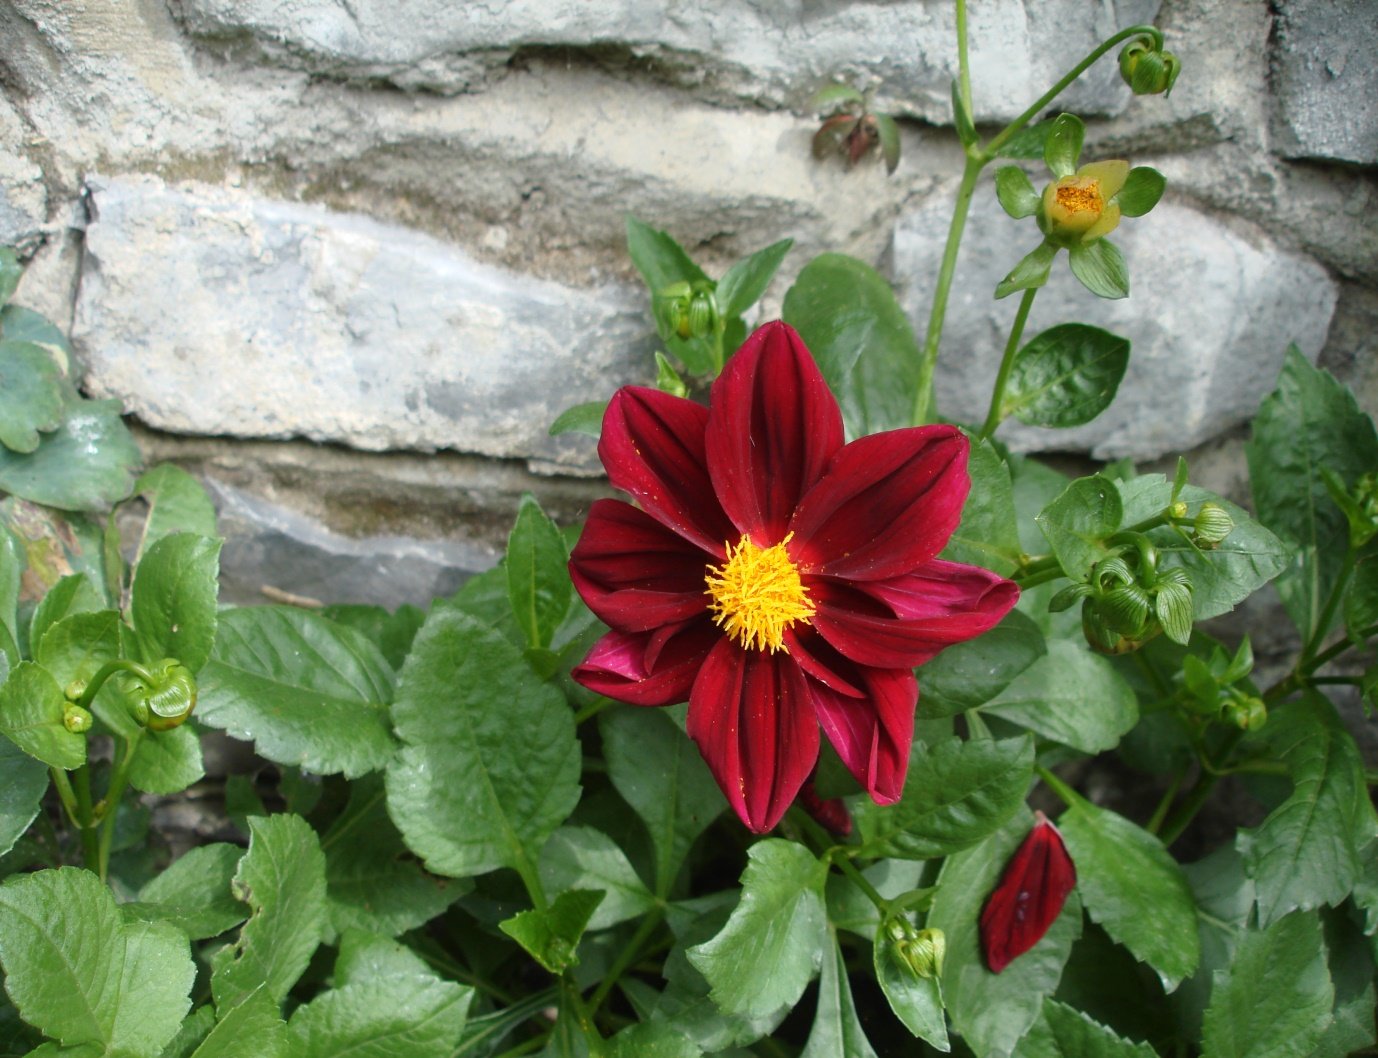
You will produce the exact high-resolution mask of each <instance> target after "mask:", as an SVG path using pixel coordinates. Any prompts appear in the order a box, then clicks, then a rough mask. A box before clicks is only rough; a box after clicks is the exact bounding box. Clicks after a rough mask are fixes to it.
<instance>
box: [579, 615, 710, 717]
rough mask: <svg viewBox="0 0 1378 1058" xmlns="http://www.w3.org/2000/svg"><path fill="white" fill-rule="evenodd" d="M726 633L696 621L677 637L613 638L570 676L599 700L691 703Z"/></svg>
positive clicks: (610, 635) (643, 634)
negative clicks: (601, 697)
mask: <svg viewBox="0 0 1378 1058" xmlns="http://www.w3.org/2000/svg"><path fill="white" fill-rule="evenodd" d="M721 638H722V636H721V633H719V632H718V630H717V629H716V628H715V627H714V626H713V624H712V622H711V621H708V620H702V621H690V622H687V623H686V624H685V625H684V626H683V628H681V629H680V630H679V631H678V632H677V633H675V634H673V635H669V636H668V637H667V634H666V633H665V630H660V631H657V632H637V633H634V634H628V633H625V632H617V631H613V632H609V633H608V634H607V635H605V636H603V638H602V639H600V640H598V642H597V643H595V644H594V645H593V649H592V650H590V651H589V656H588V657H586V658H585V659H584V660H583V661H582V662H580V663H579V664H578V665H576V666H574V668H573V670H572V671H571V672H570V675H571V676H572V677H573V678H574V680H575V682H577V683H580V684H582V685H583V686H585V687H587V688H588V689H589V690H591V691H594V692H596V693H598V694H606V695H607V696H608V697H609V698H616V699H617V700H618V701H619V702H629V703H630V704H632V705H673V704H674V703H675V702H682V701H684V700H685V699H686V698H688V697H689V691H690V689H691V688H692V687H693V685H694V678H695V676H697V675H698V672H699V669H700V668H702V666H703V662H704V658H706V657H707V656H708V652H709V651H710V650H711V649H712V648H713V645H714V644H715V643H717V642H718V641H720V640H721Z"/></svg>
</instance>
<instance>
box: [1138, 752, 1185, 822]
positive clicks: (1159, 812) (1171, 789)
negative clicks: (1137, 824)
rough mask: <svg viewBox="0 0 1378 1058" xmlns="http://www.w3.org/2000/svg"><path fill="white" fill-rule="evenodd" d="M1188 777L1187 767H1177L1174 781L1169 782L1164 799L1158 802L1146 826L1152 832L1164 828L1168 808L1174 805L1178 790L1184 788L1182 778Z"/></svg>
mask: <svg viewBox="0 0 1378 1058" xmlns="http://www.w3.org/2000/svg"><path fill="white" fill-rule="evenodd" d="M1186 777H1187V769H1186V768H1185V767H1183V768H1179V769H1177V774H1176V775H1174V776H1173V777H1172V782H1170V783H1169V784H1168V788H1167V791H1166V792H1165V793H1164V794H1163V797H1162V800H1160V801H1159V802H1158V807H1157V808H1155V809H1154V810H1153V815H1152V816H1150V817H1149V820H1148V824H1147V825H1146V826H1145V827H1144V829H1145V830H1147V831H1148V832H1149V833H1150V834H1156V833H1158V831H1159V830H1161V829H1162V827H1163V820H1164V819H1166V818H1167V813H1168V809H1170V808H1171V807H1172V802H1173V800H1174V799H1175V798H1176V797H1177V791H1178V790H1180V789H1181V788H1182V780H1183V779H1185V778H1186Z"/></svg>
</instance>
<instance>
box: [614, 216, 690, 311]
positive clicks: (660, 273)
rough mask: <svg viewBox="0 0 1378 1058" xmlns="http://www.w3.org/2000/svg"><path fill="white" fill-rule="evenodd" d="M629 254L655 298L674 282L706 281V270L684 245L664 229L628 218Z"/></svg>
mask: <svg viewBox="0 0 1378 1058" xmlns="http://www.w3.org/2000/svg"><path fill="white" fill-rule="evenodd" d="M627 254H628V255H629V256H630V257H631V259H632V264H634V265H636V270H637V271H638V272H640V273H641V278H642V279H644V280H645V281H646V286H648V287H649V288H650V290H651V296H652V297H653V298H654V297H655V296H656V295H657V294H659V293H660V292H661V291H662V290H664V289H665V288H666V287H668V286H673V285H674V284H675V283H694V282H697V281H699V280H707V279H708V276H706V275H705V274H704V272H703V269H701V268H699V266H698V265H696V264H694V262H693V261H691V260H690V259H689V255H688V254H687V253H685V252H684V249H683V247H681V246H680V244H679V243H677V242H675V240H674V239H672V238H671V237H670V236H669V235H667V234H666V233H665V232H663V231H657V230H656V229H655V228H652V227H651V226H650V225H648V224H643V223H642V222H641V221H639V220H637V219H636V218H635V217H632V216H630V215H629V216H628V217H627Z"/></svg>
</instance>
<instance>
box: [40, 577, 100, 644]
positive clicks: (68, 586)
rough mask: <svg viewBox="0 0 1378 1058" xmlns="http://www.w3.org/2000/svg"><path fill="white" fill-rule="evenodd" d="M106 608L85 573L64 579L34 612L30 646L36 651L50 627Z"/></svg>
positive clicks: (55, 585) (50, 591)
mask: <svg viewBox="0 0 1378 1058" xmlns="http://www.w3.org/2000/svg"><path fill="white" fill-rule="evenodd" d="M104 607H105V599H104V597H103V596H102V595H101V593H100V591H99V589H97V588H96V587H95V585H93V584H92V583H91V580H90V578H89V577H87V576H86V574H85V573H74V574H72V575H71V576H70V577H63V578H62V579H61V580H59V581H58V582H57V583H56V584H54V585H53V586H52V587H51V588H49V589H48V594H46V595H45V596H43V599H42V601H41V602H40V603H39V604H38V606H37V607H35V608H34V612H33V617H32V618H31V619H30V621H29V646H30V648H31V649H36V648H37V646H38V644H40V643H42V642H43V635H44V633H45V632H47V631H48V629H49V628H50V627H52V626H53V625H55V624H56V623H57V622H58V621H61V620H62V619H63V618H64V617H68V616H70V615H72V614H80V613H90V612H92V611H93V610H101V609H104Z"/></svg>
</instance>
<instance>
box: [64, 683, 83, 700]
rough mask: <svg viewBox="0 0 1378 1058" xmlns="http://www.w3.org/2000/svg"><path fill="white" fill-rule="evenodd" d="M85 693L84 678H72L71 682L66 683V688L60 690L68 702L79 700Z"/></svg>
mask: <svg viewBox="0 0 1378 1058" xmlns="http://www.w3.org/2000/svg"><path fill="white" fill-rule="evenodd" d="M85 693H86V681H85V680H73V681H72V682H71V683H69V684H67V686H66V688H65V689H64V690H63V692H62V694H63V696H64V697H66V699H67V700H68V701H69V702H79V701H81V696H82V695H83V694H85Z"/></svg>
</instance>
